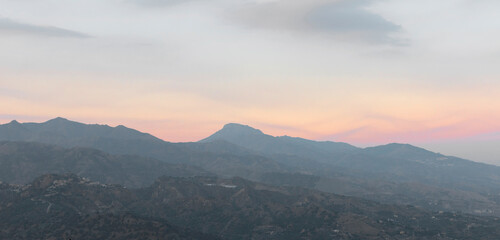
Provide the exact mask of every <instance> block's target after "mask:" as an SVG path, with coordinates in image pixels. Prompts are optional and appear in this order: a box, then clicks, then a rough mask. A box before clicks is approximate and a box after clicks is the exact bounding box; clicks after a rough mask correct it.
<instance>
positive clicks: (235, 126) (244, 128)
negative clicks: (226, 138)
mask: <svg viewBox="0 0 500 240" xmlns="http://www.w3.org/2000/svg"><path fill="white" fill-rule="evenodd" d="M221 131H223V132H230V133H237V134H264V133H262V131H261V130H259V129H255V128H253V127H250V126H248V125H243V124H239V123H228V124H226V125H224V127H223V128H222V129H221V130H220V131H219V132H221Z"/></svg>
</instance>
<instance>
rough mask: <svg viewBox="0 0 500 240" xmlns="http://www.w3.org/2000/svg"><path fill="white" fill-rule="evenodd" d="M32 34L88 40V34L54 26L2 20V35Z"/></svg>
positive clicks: (0, 21)
mask: <svg viewBox="0 0 500 240" xmlns="http://www.w3.org/2000/svg"><path fill="white" fill-rule="evenodd" d="M2 32H7V33H12V34H30V35H39V36H48V37H69V38H88V37H90V36H89V35H87V34H84V33H80V32H76V31H71V30H67V29H64V28H58V27H53V26H39V25H34V24H27V23H20V22H16V21H13V20H11V19H8V18H0V33H2Z"/></svg>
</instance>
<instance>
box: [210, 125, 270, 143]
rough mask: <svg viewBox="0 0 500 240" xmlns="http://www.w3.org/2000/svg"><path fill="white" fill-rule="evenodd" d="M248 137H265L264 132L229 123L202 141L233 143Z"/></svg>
mask: <svg viewBox="0 0 500 240" xmlns="http://www.w3.org/2000/svg"><path fill="white" fill-rule="evenodd" d="M248 136H265V134H264V133H262V131H260V130H259V129H255V128H253V127H250V126H248V125H243V124H239V123H228V124H226V125H224V127H223V128H222V129H221V130H219V131H217V132H216V133H214V134H212V135H211V136H209V137H208V138H205V139H203V140H201V142H206V141H214V140H225V141H228V140H229V141H231V140H234V139H242V138H245V137H248Z"/></svg>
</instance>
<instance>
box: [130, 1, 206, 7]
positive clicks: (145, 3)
mask: <svg viewBox="0 0 500 240" xmlns="http://www.w3.org/2000/svg"><path fill="white" fill-rule="evenodd" d="M127 1H128V2H130V3H133V4H136V5H141V6H146V7H168V6H174V5H178V4H182V3H187V2H194V1H200V0H127Z"/></svg>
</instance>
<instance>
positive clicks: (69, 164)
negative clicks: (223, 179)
mask: <svg viewBox="0 0 500 240" xmlns="http://www.w3.org/2000/svg"><path fill="white" fill-rule="evenodd" d="M48 173H59V174H64V173H74V174H77V175H78V176H82V177H87V178H89V179H91V180H92V181H98V182H101V183H107V184H121V185H124V186H127V187H143V186H148V185H150V184H151V183H153V182H154V180H155V179H156V178H158V177H160V176H178V177H181V176H209V175H213V174H211V173H209V172H207V171H205V170H203V169H200V168H196V167H193V166H187V165H178V164H169V163H166V162H163V161H159V160H155V159H151V158H145V157H139V156H130V155H128V156H125V155H111V154H108V153H105V152H102V151H99V150H96V149H91V148H79V147H77V148H71V149H65V148H62V147H57V146H52V145H46V144H41V143H33V142H28V143H27V142H0V181H3V182H8V183H15V184H26V183H29V182H31V181H33V180H34V179H35V178H37V177H38V176H40V175H44V174H48Z"/></svg>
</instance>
